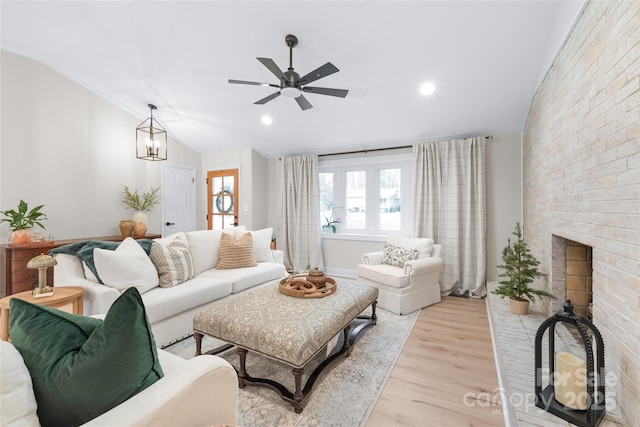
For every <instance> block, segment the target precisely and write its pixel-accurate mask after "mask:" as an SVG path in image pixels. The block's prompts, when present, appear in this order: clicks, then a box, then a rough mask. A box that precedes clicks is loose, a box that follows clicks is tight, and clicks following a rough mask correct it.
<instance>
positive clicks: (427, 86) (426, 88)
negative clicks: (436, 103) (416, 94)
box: [420, 83, 436, 95]
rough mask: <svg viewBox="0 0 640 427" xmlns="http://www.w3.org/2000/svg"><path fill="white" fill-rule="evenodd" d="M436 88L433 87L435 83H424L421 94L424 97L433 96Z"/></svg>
mask: <svg viewBox="0 0 640 427" xmlns="http://www.w3.org/2000/svg"><path fill="white" fill-rule="evenodd" d="M435 90H436V87H435V86H434V85H433V83H424V84H423V85H422V86H420V93H421V94H423V95H431V94H432V93H433V92H435Z"/></svg>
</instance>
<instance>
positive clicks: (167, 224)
mask: <svg viewBox="0 0 640 427" xmlns="http://www.w3.org/2000/svg"><path fill="white" fill-rule="evenodd" d="M165 225H166V226H169V225H176V223H175V222H167V223H166V224H165Z"/></svg>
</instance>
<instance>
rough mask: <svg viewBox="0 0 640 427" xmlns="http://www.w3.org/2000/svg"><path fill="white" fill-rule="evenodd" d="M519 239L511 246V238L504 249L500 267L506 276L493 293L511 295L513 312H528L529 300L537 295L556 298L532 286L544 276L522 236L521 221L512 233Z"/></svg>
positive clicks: (502, 296) (510, 301)
mask: <svg viewBox="0 0 640 427" xmlns="http://www.w3.org/2000/svg"><path fill="white" fill-rule="evenodd" d="M512 234H513V235H514V236H516V238H517V240H516V242H515V243H514V244H513V246H511V240H509V243H508V245H507V246H506V247H505V248H504V249H503V250H502V262H503V264H501V265H498V266H497V267H498V268H501V269H502V270H504V272H503V273H502V274H500V277H504V278H506V280H502V281H499V282H498V287H497V288H496V289H494V290H493V293H494V294H496V295H499V296H500V298H504V297H509V305H510V308H511V312H512V313H514V314H527V312H528V310H529V301H535V297H547V298H554V296H553V295H552V294H550V293H549V292H547V291H544V290H540V289H535V288H532V287H531V286H530V285H531V284H532V283H533V282H534V280H535V279H536V278H538V277H544V273H542V272H541V271H540V270H539V269H538V266H539V265H540V262H539V261H538V260H537V259H536V258H535V257H534V256H533V254H532V253H531V251H530V250H529V248H528V247H527V244H526V243H525V242H524V239H523V237H522V228H521V227H520V223H518V222H517V223H516V227H515V230H514V231H513V233H512Z"/></svg>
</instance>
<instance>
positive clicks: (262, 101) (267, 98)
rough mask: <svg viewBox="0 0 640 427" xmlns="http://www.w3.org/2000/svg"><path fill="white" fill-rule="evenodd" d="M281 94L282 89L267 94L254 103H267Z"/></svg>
mask: <svg viewBox="0 0 640 427" xmlns="http://www.w3.org/2000/svg"><path fill="white" fill-rule="evenodd" d="M279 96H280V91H278V92H275V93H272V94H271V95H269V96H267V97H266V98H262V99H261V100H259V101H256V102H254V104H260V105H262V104H266V103H267V102H269V101H271V100H272V99H275V98H277V97H279Z"/></svg>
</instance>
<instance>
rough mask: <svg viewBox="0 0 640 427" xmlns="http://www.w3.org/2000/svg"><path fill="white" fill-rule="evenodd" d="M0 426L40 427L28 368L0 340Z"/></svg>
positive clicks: (6, 343)
mask: <svg viewBox="0 0 640 427" xmlns="http://www.w3.org/2000/svg"><path fill="white" fill-rule="evenodd" d="M0 378H1V379H0V408H2V410H1V411H0V425H2V426H24V427H30V426H40V420H38V414H37V412H36V411H37V409H38V404H37V403H36V396H35V394H34V393H33V383H32V382H31V375H30V374H29V370H27V366H26V365H25V364H24V360H23V359H22V356H21V355H20V353H19V352H18V350H16V348H15V347H14V346H13V345H11V344H10V343H9V342H7V341H0Z"/></svg>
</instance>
